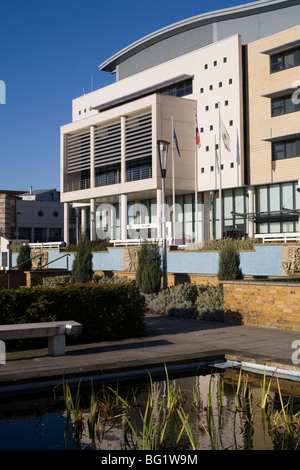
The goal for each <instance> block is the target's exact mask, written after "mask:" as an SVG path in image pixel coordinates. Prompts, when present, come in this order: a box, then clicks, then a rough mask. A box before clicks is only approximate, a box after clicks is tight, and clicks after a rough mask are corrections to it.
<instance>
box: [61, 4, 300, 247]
mask: <svg viewBox="0 0 300 470" xmlns="http://www.w3.org/2000/svg"><path fill="white" fill-rule="evenodd" d="M299 14H300V5H299V3H298V1H294V0H272V1H266V0H261V1H258V2H254V3H251V4H247V5H241V6H239V7H235V8H229V9H225V10H219V11H216V12H211V13H205V14H202V15H199V16H195V17H193V18H190V19H187V20H183V21H181V22H179V23H176V24H174V25H171V26H168V27H166V28H163V29H161V30H159V31H157V32H154V33H153V34H150V35H149V36H146V37H145V38H142V39H141V40H139V41H137V42H135V43H134V44H132V45H129V46H128V47H126V48H125V49H123V50H122V51H120V52H119V53H117V54H115V55H114V56H113V57H111V58H110V59H108V60H107V61H106V62H104V63H103V64H101V65H100V67H99V68H100V70H102V71H106V72H109V73H115V74H116V82H115V83H113V84H112V85H109V86H106V87H104V88H101V89H99V90H96V91H93V92H91V93H88V94H85V95H83V96H81V97H79V98H77V99H74V100H73V107H72V122H71V123H69V124H66V125H64V126H62V128H61V201H62V202H63V203H64V207H65V210H64V213H65V217H64V240H65V241H66V243H69V241H70V240H69V214H70V210H69V209H70V205H71V206H72V207H76V208H79V211H80V220H81V227H82V230H84V231H86V232H87V233H89V236H90V238H91V239H92V240H93V239H96V237H98V238H99V239H102V240H107V239H110V240H116V241H119V242H125V241H126V240H129V239H130V240H133V239H145V238H150V239H160V238H161V236H162V227H163V222H164V221H166V226H167V238H168V240H169V243H176V244H183V243H187V242H190V241H196V242H202V241H204V240H207V239H209V238H213V237H215V238H219V237H221V236H243V235H251V236H252V235H254V234H262V233H264V234H267V233H270V234H272V233H276V234H278V236H281V235H282V234H284V233H296V232H299V223H298V212H297V209H298V208H299V207H300V204H299V198H298V196H297V195H298V192H297V188H298V186H300V185H298V179H299V178H300V175H299V160H300V157H298V158H297V155H300V153H299V144H298V135H297V133H299V113H298V112H297V111H298V109H299V107H297V104H296V105H294V103H293V106H294V107H293V110H292V111H291V104H290V102H291V93H290V92H291V91H293V93H294V92H295V88H293V85H292V83H293V82H295V80H297V78H300V77H298V75H299V66H298V62H297V61H298V60H299V44H300V30H299V27H298V22H299V20H298V18H299ZM290 51H292V52H290ZM289 54H291V57H293V58H290V56H289ZM291 61H294V62H293V65H291V66H290V65H288V66H285V65H281V64H285V63H287V64H291V63H292V62H291ZM276 64H277V65H276ZM276 67H277V68H278V71H277V70H275V69H276ZM280 67H283V69H281V68H280ZM292 69H293V70H292ZM297 74H298V75H297ZM276 76H277V78H276ZM294 85H295V83H294ZM289 93H290V95H289ZM280 99H281V100H283V101H282V104H281V108H280ZM288 99H289V101H288ZM276 100H277V101H276ZM280 109H287V110H288V111H287V112H282V114H281V115H278V113H280V112H281V111H280ZM276 113H277V114H276ZM291 116H292V117H291ZM293 118H294V119H293ZM290 121H292V122H293V124H292V127H289V126H290V124H289V122H290ZM160 140H164V141H168V142H170V147H169V154H168V165H167V171H166V179H165V194H166V199H164V191H163V185H162V183H163V179H162V175H161V169H160V161H159V152H158V144H157V142H158V141H160ZM291 146H292V147H293V150H292V149H291ZM283 155H284V156H283ZM294 157H295V158H294ZM275 194H276V196H275ZM276 198H277V199H276ZM275 199H276V203H275ZM164 200H166V205H165V208H166V209H165V211H163V204H164ZM282 203H286V205H285V206H284V205H282ZM287 209H290V210H289V211H287Z"/></svg>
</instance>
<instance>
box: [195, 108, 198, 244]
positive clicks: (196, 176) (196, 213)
mask: <svg viewBox="0 0 300 470" xmlns="http://www.w3.org/2000/svg"><path fill="white" fill-rule="evenodd" d="M195 122H196V125H197V127H198V121H197V113H196V111H195ZM195 137H196V136H195ZM197 180H198V165H197V139H196V138H195V224H196V227H195V229H196V230H195V242H196V243H198V182H197Z"/></svg>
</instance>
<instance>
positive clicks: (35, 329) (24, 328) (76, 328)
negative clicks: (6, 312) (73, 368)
mask: <svg viewBox="0 0 300 470" xmlns="http://www.w3.org/2000/svg"><path fill="white" fill-rule="evenodd" d="M81 332H82V325H81V324H80V323H77V322H75V321H56V322H55V321H54V322H44V323H42V322H41V323H21V324H14V325H0V340H3V341H9V340H16V339H31V338H48V352H49V354H50V355H51V356H64V355H65V354H66V335H78V334H80V333H81Z"/></svg>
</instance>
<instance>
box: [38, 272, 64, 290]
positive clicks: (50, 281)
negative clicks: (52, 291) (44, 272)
mask: <svg viewBox="0 0 300 470" xmlns="http://www.w3.org/2000/svg"><path fill="white" fill-rule="evenodd" d="M69 282H71V276H70V274H66V275H61V276H51V277H44V278H43V282H42V286H41V287H52V288H53V287H57V286H64V285H66V284H68V283H69Z"/></svg>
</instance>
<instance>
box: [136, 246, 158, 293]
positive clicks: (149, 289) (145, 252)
mask: <svg viewBox="0 0 300 470" xmlns="http://www.w3.org/2000/svg"><path fill="white" fill-rule="evenodd" d="M161 277H162V269H161V256H160V253H159V248H158V246H157V245H155V244H147V243H144V244H143V245H142V247H141V249H140V251H139V254H138V267H137V271H136V282H137V285H138V286H139V288H140V290H141V291H142V292H143V293H144V294H152V293H156V292H158V291H159V289H160V286H161Z"/></svg>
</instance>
